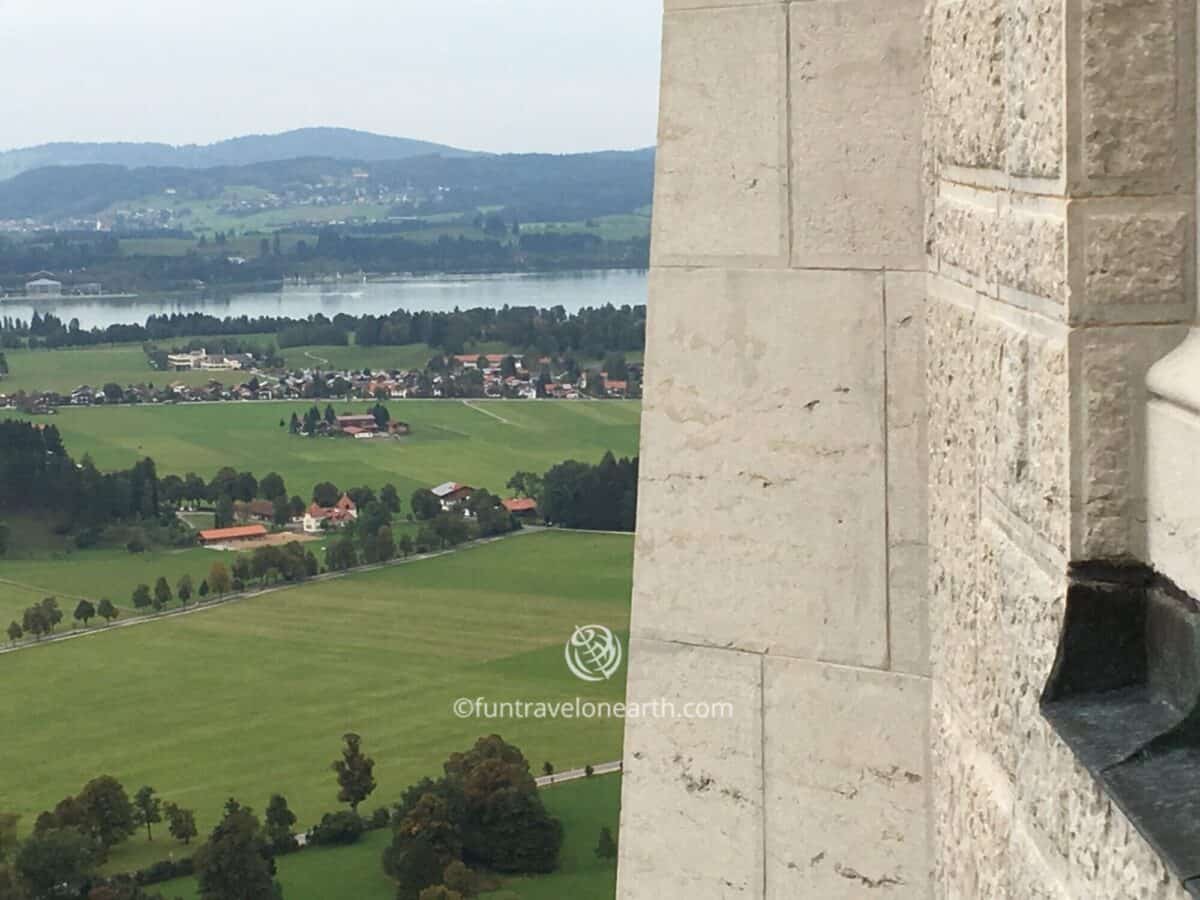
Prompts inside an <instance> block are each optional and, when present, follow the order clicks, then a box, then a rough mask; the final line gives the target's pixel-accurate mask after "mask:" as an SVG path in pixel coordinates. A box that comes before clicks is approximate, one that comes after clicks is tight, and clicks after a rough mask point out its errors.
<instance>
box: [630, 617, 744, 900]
mask: <svg viewBox="0 0 1200 900" xmlns="http://www.w3.org/2000/svg"><path fill="white" fill-rule="evenodd" d="M628 700H629V702H630V703H649V702H651V701H661V702H662V703H663V706H664V708H665V705H666V704H667V703H671V704H674V705H675V711H676V712H677V713H682V711H683V708H684V704H687V703H697V702H703V703H709V704H713V703H723V704H728V705H729V710H730V713H729V715H727V716H723V717H719V718H705V719H700V718H683V717H682V716H680V717H676V718H640V717H634V718H630V719H628V720H627V724H626V728H625V764H624V766H625V770H624V771H625V773H624V781H623V785H622V790H623V796H622V804H621V835H622V837H621V850H620V866H619V868H618V884H617V896H618V897H619V898H621V900H663V898H667V897H688V898H691V900H731V898H739V900H740V898H745V900H760V898H762V896H763V893H762V881H763V862H762V860H763V818H762V784H763V782H762V779H763V772H762V660H761V658H760V657H759V656H757V655H755V654H748V653H739V652H736V651H730V650H717V649H709V648H702V647H687V646H683V645H680V644H670V643H661V642H658V641H641V640H633V641H632V642H631V646H630V670H629V683H628Z"/></svg>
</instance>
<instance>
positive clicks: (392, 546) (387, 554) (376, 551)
mask: <svg viewBox="0 0 1200 900" xmlns="http://www.w3.org/2000/svg"><path fill="white" fill-rule="evenodd" d="M372 545H373V552H372V555H373V556H374V558H375V561H376V562H387V561H388V560H390V559H395V558H396V540H395V538H393V537H392V529H391V528H389V527H387V526H386V525H385V526H384V527H383V528H380V529H379V531H378V532H377V533H376V535H375V537H374V539H373V541H372Z"/></svg>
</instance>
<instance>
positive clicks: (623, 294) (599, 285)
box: [0, 269, 646, 329]
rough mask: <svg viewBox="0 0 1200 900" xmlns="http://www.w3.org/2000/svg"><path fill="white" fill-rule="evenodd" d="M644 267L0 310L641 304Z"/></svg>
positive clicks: (73, 314)
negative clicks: (640, 268)
mask: <svg viewBox="0 0 1200 900" xmlns="http://www.w3.org/2000/svg"><path fill="white" fill-rule="evenodd" d="M645 302H646V272H645V271H643V270H632V269H617V270H596V271H580V272H539V273H522V274H503V275H436V276H424V277H413V278H403V279H395V280H388V281H373V282H368V283H365V284H359V283H355V282H348V281H341V282H338V283H333V284H309V285H285V286H284V288H283V290H281V291H271V292H265V293H264V292H256V293H244V294H232V295H230V296H227V297H211V298H209V297H200V296H196V297H171V298H162V297H157V298H156V297H153V296H149V295H148V296H145V297H138V298H137V299H134V300H104V299H96V298H89V297H53V298H46V299H45V300H38V301H36V302H32V303H31V302H30V301H28V300H20V301H16V302H5V303H0V315H4V316H12V317H14V318H18V319H25V320H28V319H30V318H31V317H32V316H33V313H34V311H35V310H36V311H37V312H39V313H42V314H43V315H44V314H46V313H48V312H49V313H54V315H56V316H58V317H59V318H60V319H62V320H63V321H64V322H69V321H70V320H71V319H79V324H80V326H81V327H82V328H85V329H89V328H104V327H106V326H108V325H115V324H130V323H143V322H145V321H146V318H147V317H148V316H151V315H160V314H163V313H191V312H200V313H206V314H208V315H211V316H217V317H218V318H225V317H228V316H243V315H244V316H252V317H253V316H291V317H293V318H301V317H304V316H308V315H313V314H315V313H324V314H325V315H326V316H329V317H330V318H332V317H333V316H335V315H337V314H338V313H348V314H351V315H362V314H363V313H371V314H373V315H381V314H383V313H389V312H391V311H392V310H394V309H407V310H411V311H414V312H415V311H431V312H449V311H451V310H454V309H455V308H458V309H471V308H472V307H489V308H494V309H499V308H500V307H503V306H537V307H551V306H562V307H564V308H565V309H566V310H567V312H576V311H578V310H580V309H583V308H584V307H587V306H603V305H604V304H606V303H611V304H613V305H614V306H623V305H626V304H628V305H630V306H635V305H638V304H645Z"/></svg>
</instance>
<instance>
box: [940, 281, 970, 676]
mask: <svg viewBox="0 0 1200 900" xmlns="http://www.w3.org/2000/svg"><path fill="white" fill-rule="evenodd" d="M930 285H931V288H936V286H937V280H936V279H931V282H930ZM926 334H927V340H926V347H927V351H926V352H927V382H926V384H927V388H928V403H929V565H930V574H929V590H930V598H929V602H930V609H929V620H930V642H931V651H932V652H931V657H932V666H933V672H934V675H935V676H936V677H937V678H938V680H939V681H943V682H945V683H949V684H958V683H964V682H969V681H971V680H972V679H974V677H975V666H976V654H975V652H974V648H973V646H972V645H971V641H970V636H971V635H972V634H973V633H974V630H975V616H976V609H977V605H978V595H977V584H978V566H979V558H978V557H979V554H978V549H977V532H978V523H979V499H978V498H979V471H980V466H979V449H978V443H979V440H980V431H981V429H982V427H983V422H982V420H981V418H980V413H979V402H980V401H979V396H978V389H979V385H978V382H979V379H978V374H977V372H976V369H975V365H976V364H975V357H976V352H977V350H976V348H977V345H978V335H977V333H976V330H975V317H974V315H973V314H972V313H970V312H969V311H967V310H964V309H963V308H961V307H959V306H957V305H955V304H953V303H951V302H948V301H946V300H944V299H942V297H941V296H940V292H939V291H937V290H931V292H930V297H929V303H928V305H927V306H926Z"/></svg>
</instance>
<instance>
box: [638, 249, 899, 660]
mask: <svg viewBox="0 0 1200 900" xmlns="http://www.w3.org/2000/svg"><path fill="white" fill-rule="evenodd" d="M882 289H883V276H882V275H881V274H874V273H861V272H816V271H773V272H772V271H732V272H729V271H720V270H693V271H684V270H663V271H658V272H655V273H654V274H653V276H652V280H651V301H650V308H651V314H650V323H649V332H648V339H647V341H648V345H649V347H650V348H651V350H652V352H653V363H652V366H651V368H650V370H649V371H650V373H651V376H650V381H649V382H648V383H647V386H646V398H647V399H646V401H645V405H644V408H643V426H642V427H643V432H642V469H641V477H642V483H641V498H640V510H641V516H640V519H639V523H638V551H637V552H638V555H637V576H636V578H635V601H634V622H633V627H634V630H635V631H636V632H637V633H638V634H640V635H643V636H650V637H660V638H663V637H672V638H679V639H682V640H687V641H692V642H696V643H702V644H713V645H719V646H725V645H728V646H736V647H741V648H746V649H754V650H771V651H773V652H779V653H785V654H790V655H797V656H804V657H809V658H821V659H828V660H833V661H840V662H853V663H859V664H863V665H882V664H883V663H884V662H885V661H886V654H887V638H886V632H887V600H886V575H887V561H886V542H887V534H886V526H885V466H884V426H883V422H884V409H885V406H884V327H883V295H882ZM768 535H769V536H770V540H767V539H766V536H768ZM713 547H720V553H714V552H712V548H713Z"/></svg>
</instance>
